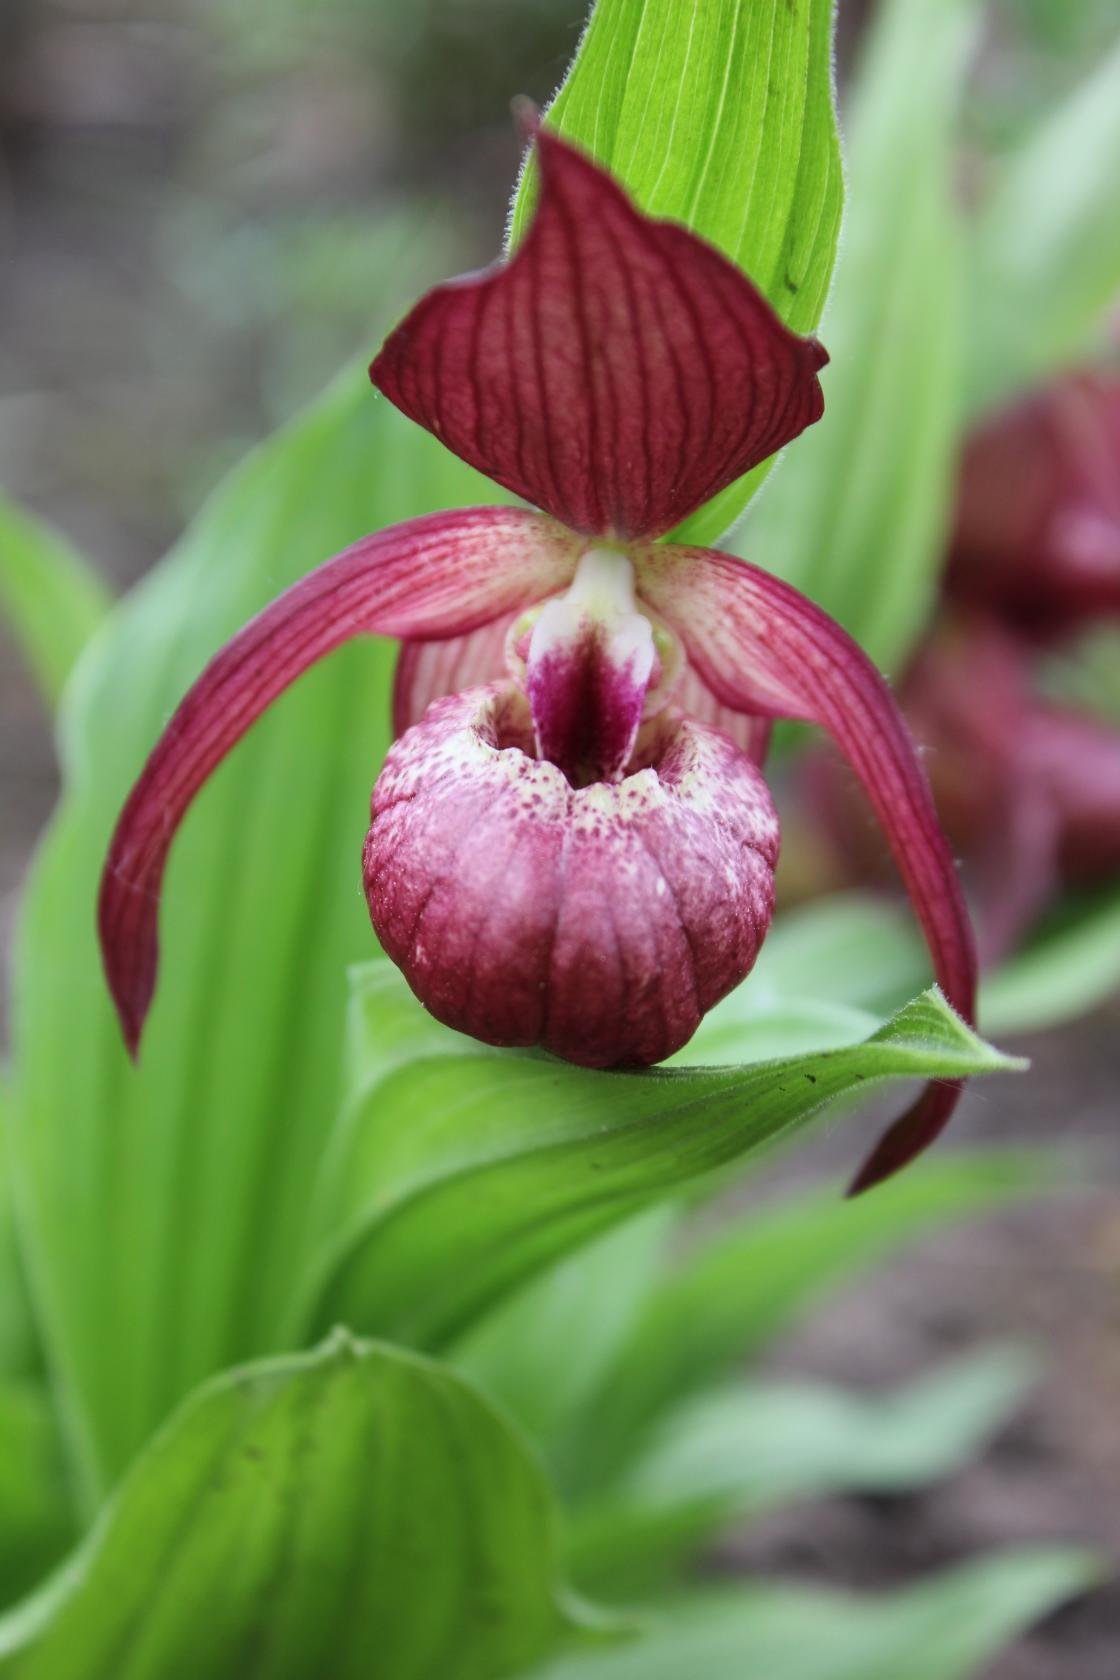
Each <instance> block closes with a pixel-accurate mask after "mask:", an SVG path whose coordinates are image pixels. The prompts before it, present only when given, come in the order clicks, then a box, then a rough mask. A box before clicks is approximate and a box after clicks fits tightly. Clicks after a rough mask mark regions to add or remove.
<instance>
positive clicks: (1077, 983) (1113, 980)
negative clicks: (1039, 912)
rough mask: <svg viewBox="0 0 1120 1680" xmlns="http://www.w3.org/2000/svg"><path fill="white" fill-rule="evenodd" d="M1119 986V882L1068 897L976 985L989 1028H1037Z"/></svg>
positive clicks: (1091, 1005)
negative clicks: (1022, 947)
mask: <svg viewBox="0 0 1120 1680" xmlns="http://www.w3.org/2000/svg"><path fill="white" fill-rule="evenodd" d="M1118 990H1120V886H1113V887H1104V888H1101V889H1100V890H1099V891H1097V892H1089V893H1083V894H1080V895H1078V896H1075V897H1072V898H1071V899H1070V900H1069V901H1068V902H1067V903H1066V904H1064V905H1061V906H1059V908H1058V910H1057V911H1056V912H1055V914H1054V915H1053V917H1052V918H1051V919H1050V921H1049V922H1048V923H1047V924H1046V925H1045V926H1043V927H1042V928H1040V929H1039V931H1038V933H1037V934H1036V935H1035V937H1034V938H1033V939H1031V941H1030V942H1029V943H1028V944H1027V945H1026V946H1025V947H1024V949H1023V950H1021V951H1019V952H1017V953H1016V955H1015V956H1013V957H1010V958H1009V959H1008V960H1007V962H1005V963H1004V964H1003V965H1002V966H1001V967H1000V968H998V969H996V971H995V972H994V973H993V974H990V975H989V976H988V977H987V979H986V980H985V982H984V984H983V987H982V988H981V1004H982V1007H983V1018H984V1020H985V1022H988V1023H990V1024H991V1029H992V1031H993V1032H1008V1033H1020V1032H1039V1031H1041V1030H1043V1029H1044V1028H1049V1027H1057V1026H1061V1025H1062V1024H1063V1023H1064V1022H1066V1021H1075V1020H1076V1019H1077V1017H1078V1016H1079V1015H1086V1014H1088V1012H1089V1011H1090V1010H1091V1009H1095V1008H1096V1007H1097V1006H1098V1005H1099V1004H1101V1003H1103V1002H1104V1001H1105V1000H1106V999H1107V998H1110V997H1112V996H1114V995H1115V993H1116V992H1117V991H1118Z"/></svg>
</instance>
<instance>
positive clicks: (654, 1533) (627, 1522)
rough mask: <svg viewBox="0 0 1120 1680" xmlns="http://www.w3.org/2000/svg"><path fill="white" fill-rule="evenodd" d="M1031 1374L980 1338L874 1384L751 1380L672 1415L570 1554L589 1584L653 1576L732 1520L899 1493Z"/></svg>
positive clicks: (947, 1459) (988, 1427) (985, 1426)
mask: <svg viewBox="0 0 1120 1680" xmlns="http://www.w3.org/2000/svg"><path fill="white" fill-rule="evenodd" d="M1034 1374H1035V1371H1034V1364H1033V1361H1032V1360H1031V1359H1030V1358H1028V1357H1027V1356H1026V1355H1025V1354H1024V1353H1023V1352H1022V1350H1020V1349H1017V1348H1012V1347H1003V1348H998V1347H993V1348H986V1349H985V1350H984V1351H983V1352H981V1353H979V1354H972V1355H969V1356H966V1357H965V1358H963V1359H960V1360H957V1361H955V1362H954V1363H953V1364H951V1365H948V1366H946V1367H944V1368H943V1369H942V1370H940V1371H937V1372H935V1373H933V1374H932V1375H930V1376H926V1377H923V1378H922V1379H920V1380H919V1381H917V1382H914V1383H911V1384H908V1385H907V1386H905V1387H903V1388H901V1389H897V1390H895V1391H894V1392H892V1393H887V1394H883V1395H872V1396H857V1395H851V1394H846V1393H844V1392H842V1391H841V1390H839V1389H834V1388H827V1387H825V1386H823V1385H821V1384H816V1383H808V1382H794V1381H787V1382H770V1383H756V1384H749V1385H743V1386H742V1387H737V1388H733V1389H728V1390H727V1391H725V1392H724V1393H720V1394H712V1395H707V1396H705V1397H703V1398H702V1399H699V1400H694V1401H691V1402H690V1403H688V1404H687V1405H685V1406H684V1407H682V1408H681V1409H680V1410H679V1411H678V1412H675V1413H672V1414H670V1415H669V1416H668V1417H666V1418H665V1419H664V1420H663V1422H662V1423H661V1425H660V1427H659V1428H658V1430H657V1432H656V1434H655V1435H654V1437H653V1438H652V1439H651V1440H650V1441H649V1443H648V1444H647V1446H646V1449H645V1451H644V1452H643V1453H642V1454H641V1455H640V1457H639V1458H638V1459H637V1461H636V1462H635V1463H634V1464H633V1465H632V1467H631V1468H630V1469H629V1470H628V1471H627V1473H626V1475H625V1476H624V1477H623V1478H622V1480H621V1481H620V1482H619V1484H618V1485H617V1486H616V1487H614V1488H613V1489H611V1490H609V1491H608V1492H607V1493H606V1494H605V1495H603V1496H601V1497H599V1498H597V1499H592V1500H589V1501H587V1502H585V1503H584V1505H583V1506H582V1507H580V1508H578V1509H577V1511H576V1513H575V1515H574V1516H573V1519H572V1522H571V1524H570V1532H569V1546H568V1555H569V1559H570V1564H571V1568H572V1572H573V1574H574V1575H575V1577H576V1579H577V1580H578V1581H579V1582H580V1584H581V1585H582V1586H584V1587H585V1588H586V1589H588V1590H589V1591H592V1592H594V1593H596V1594H603V1595H626V1596H628V1597H629V1596H632V1595H634V1594H636V1593H640V1592H642V1591H643V1590H649V1589H651V1588H653V1587H654V1586H656V1585H657V1584H658V1582H659V1581H660V1580H661V1579H662V1578H663V1577H664V1576H665V1575H666V1574H667V1573H668V1572H669V1571H670V1570H671V1569H673V1568H674V1567H677V1566H679V1565H680V1563H681V1562H682V1561H683V1559H684V1558H685V1557H686V1556H687V1555H688V1554H689V1553H690V1552H693V1551H695V1550H696V1549H697V1548H698V1547H699V1546H700V1545H701V1544H702V1543H703V1542H704V1541H705V1540H708V1539H710V1538H711V1537H712V1536H713V1535H714V1534H716V1533H718V1532H719V1531H720V1530H722V1529H724V1528H726V1527H727V1526H728V1525H729V1524H730V1523H731V1522H733V1521H735V1520H741V1519H743V1518H747V1517H752V1516H756V1515H758V1514H760V1513H761V1512H763V1511H767V1510H771V1509H773V1508H775V1507H777V1506H781V1505H788V1504H790V1503H792V1502H794V1501H798V1500H804V1499H808V1498H813V1497H820V1496H822V1495H825V1494H831V1493H844V1492H855V1493H878V1494H886V1493H900V1492H903V1491H909V1490H910V1489H912V1488H916V1487H922V1486H925V1485H927V1484H928V1483H930V1482H934V1481H938V1480H940V1479H941V1478H942V1477H944V1476H947V1475H949V1474H951V1473H952V1472H953V1471H954V1470H958V1469H960V1468H961V1467H962V1466H963V1465H964V1464H966V1463H967V1462H968V1461H969V1460H970V1459H971V1458H973V1457H974V1456H975V1454H976V1453H977V1452H978V1451H979V1450H980V1448H981V1447H982V1446H983V1445H984V1444H985V1443H986V1442H987V1440H988V1439H989V1438H990V1437H991V1435H992V1434H993V1433H994V1431H995V1430H996V1429H998V1427H999V1426H1000V1425H1001V1424H1003V1423H1005V1422H1006V1421H1007V1419H1008V1417H1009V1416H1010V1415H1011V1413H1012V1412H1013V1411H1015V1410H1016V1409H1017V1408H1018V1406H1019V1404H1020V1403H1021V1401H1022V1399H1023V1397H1024V1395H1025V1393H1026V1391H1027V1388H1028V1387H1029V1385H1030V1382H1031V1380H1032V1378H1033V1376H1034Z"/></svg>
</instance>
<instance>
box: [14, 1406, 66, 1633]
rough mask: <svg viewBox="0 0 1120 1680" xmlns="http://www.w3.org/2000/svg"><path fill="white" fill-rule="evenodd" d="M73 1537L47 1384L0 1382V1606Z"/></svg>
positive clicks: (37, 1575) (24, 1588)
mask: <svg viewBox="0 0 1120 1680" xmlns="http://www.w3.org/2000/svg"><path fill="white" fill-rule="evenodd" d="M74 1536H75V1521H74V1513H73V1509H72V1506H71V1501H70V1495H69V1490H68V1488H67V1486H66V1479H65V1472H64V1467H63V1463H62V1457H61V1453H60V1450H59V1440H58V1431H57V1428H56V1425H55V1420H54V1416H53V1413H52V1411H51V1405H50V1401H49V1398H48V1396H47V1392H46V1388H45V1387H44V1386H43V1385H42V1384H41V1383H38V1382H33V1381H29V1380H28V1381H23V1382H13V1381H7V1382H0V1605H6V1604H9V1603H10V1602H11V1601H12V1599H14V1598H16V1597H18V1596H19V1594H20V1593H24V1592H28V1591H29V1590H30V1589H31V1587H33V1586H34V1585H35V1583H36V1582H37V1581H38V1580H39V1579H40V1578H41V1577H42V1576H43V1575H44V1574H45V1573H46V1571H47V1569H49V1568H50V1567H51V1566H52V1565H53V1564H55V1563H56V1562H57V1561H58V1559H59V1557H60V1556H61V1555H62V1553H63V1552H64V1551H65V1550H66V1548H67V1547H68V1546H69V1545H70V1544H71V1543H72V1541H73V1539H74Z"/></svg>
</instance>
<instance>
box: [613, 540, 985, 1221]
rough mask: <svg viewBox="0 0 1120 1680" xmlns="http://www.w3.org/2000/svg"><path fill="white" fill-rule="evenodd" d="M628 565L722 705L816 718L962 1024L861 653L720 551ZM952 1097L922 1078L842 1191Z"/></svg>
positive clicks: (873, 677)
mask: <svg viewBox="0 0 1120 1680" xmlns="http://www.w3.org/2000/svg"><path fill="white" fill-rule="evenodd" d="M637 564H638V587H639V592H640V594H641V595H642V597H643V598H644V599H645V600H646V601H648V602H649V604H650V606H651V607H653V608H654V610H655V611H656V612H658V613H660V614H661V616H662V617H663V618H664V619H666V620H667V622H668V623H670V624H671V625H672V626H673V627H674V628H675V629H676V631H677V632H678V634H679V635H680V636H681V637H682V639H683V641H684V643H685V647H686V650H687V653H688V657H689V660H690V662H691V663H692V664H693V665H694V666H695V667H696V670H697V671H698V672H699V674H700V676H701V678H702V679H703V681H704V682H705V683H706V684H707V686H708V687H709V688H710V689H711V690H712V691H713V693H715V694H716V695H717V696H718V697H719V698H720V699H721V700H722V701H723V702H724V703H725V704H727V705H730V706H738V707H742V708H743V709H745V710H752V711H756V712H759V713H762V714H764V715H769V716H770V717H787V718H797V719H801V720H804V721H807V722H811V723H817V724H820V725H821V726H822V727H823V728H824V729H825V730H827V731H828V733H829V735H831V737H832V739H833V740H834V741H835V742H836V744H837V746H838V747H839V748H840V750H841V752H842V753H843V754H844V756H845V758H846V759H847V760H848V762H849V764H850V765H851V766H852V768H853V770H854V771H855V773H856V775H857V776H858V778H859V780H860V782H861V784H862V785H863V788H864V791H865V792H866V794H867V796H868V798H869V799H870V801H871V803H872V805H873V807H874V809H875V812H876V815H877V816H878V818H879V821H880V823H881V824H882V827H883V830H884V832H885V834H886V836H887V839H888V840H889V841H890V845H891V849H892V851H893V852H894V856H895V860H896V862H897V864H898V867H899V870H900V872H901V874H902V877H903V879H904V881H905V882H906V886H907V889H908V891H909V893H910V897H911V900H912V902H913V905H914V909H915V911H916V913H917V916H918V919H919V921H920V922H921V925H922V929H923V932H924V933H925V936H926V942H927V944H928V945H929V949H930V953H931V955H932V957H933V965H934V972H935V973H936V976H937V979H938V982H939V984H940V986H941V989H942V991H943V992H944V993H945V996H946V997H947V998H948V1000H949V1002H950V1003H951V1004H952V1005H953V1007H954V1008H955V1009H956V1010H957V1011H958V1012H959V1013H960V1014H961V1015H962V1016H963V1017H964V1019H965V1020H966V1021H969V1022H971V1021H972V1020H973V1018H974V1012H975V1003H976V956H975V949H974V944H973V937H972V929H971V926H970V924H969V919H968V912H967V909H966V908H965V903H964V897H963V895H962V893H961V889H960V883H959V881H958V879H957V872H956V868H955V866H954V863H953V858H952V854H951V852H950V850H949V846H948V842H947V841H946V839H945V836H944V834H943V833H942V830H941V825H940V823H939V822H938V818H937V812H936V810H935V809H934V805H933V799H932V796H931V794H930V790H929V783H928V782H927V780H926V776H925V773H924V771H923V770H922V767H921V765H920V764H919V762H918V758H917V754H916V751H915V748H914V745H913V742H912V741H911V739H910V736H909V734H908V732H907V729H906V725H905V723H904V722H903V720H902V717H901V715H900V713H899V711H898V708H897V706H896V705H895V702H894V700H893V698H892V696H891V693H890V690H889V689H888V688H887V685H886V683H885V682H884V681H883V679H882V677H881V676H880V675H879V673H878V672H877V671H876V670H875V668H874V666H873V665H872V664H871V662H870V661H869V660H868V659H867V657H866V655H865V654H864V653H863V652H862V651H861V649H860V648H859V647H857V645H856V644H855V642H853V641H852V639H851V637H850V636H848V635H847V633H846V632H845V631H843V630H842V629H841V628H840V626H839V625H838V624H835V623H834V622H833V621H832V619H830V618H829V617H828V616H827V614H825V613H823V612H822V611H821V610H820V608H819V607H816V606H814V605H813V603H812V602H811V601H809V600H807V599H806V598H805V597H804V596H803V595H801V594H799V593H798V591H797V590H795V589H791V588H790V587H789V585H788V584H785V583H782V582H781V581H780V580H779V579H778V578H774V577H771V576H770V575H769V574H768V573H766V572H763V571H761V570H759V568H758V567H756V566H751V565H748V564H747V563H745V562H744V561H741V560H735V559H732V558H731V556H729V555H726V554H719V553H716V552H715V551H713V550H710V549H692V548H674V547H665V548H650V549H647V550H645V551H644V553H643V554H642V556H641V557H640V558H639V559H638V560H637ZM959 1092H960V1086H959V1084H958V1083H952V1084H945V1085H930V1086H928V1087H927V1088H926V1090H925V1091H924V1092H923V1094H922V1095H921V1096H920V1097H919V1098H918V1100H917V1102H916V1103H915V1104H914V1106H913V1107H912V1108H911V1109H910V1110H909V1111H908V1112H907V1113H906V1114H904V1115H903V1116H902V1118H901V1119H900V1120H898V1121H896V1122H895V1124H894V1125H893V1126H892V1127H891V1128H890V1130H889V1131H888V1132H887V1133H886V1135H885V1136H884V1138H883V1139H882V1140H881V1142H880V1144H879V1146H878V1148H877V1149H876V1150H875V1151H874V1152H873V1153H872V1155H871V1157H870V1159H869V1160H868V1161H867V1162H866V1163H865V1165H864V1166H863V1168H862V1169H861V1171H860V1172H859V1174H858V1175H857V1177H856V1179H855V1181H854V1183H853V1185H852V1190H853V1192H855V1191H858V1190H865V1189H867V1188H869V1187H870V1186H871V1185H872V1184H876V1183H878V1182H879V1181H880V1180H881V1179H884V1178H888V1177H889V1176H890V1175H891V1174H892V1173H894V1172H896V1171H897V1170H898V1169H899V1167H902V1166H904V1165H905V1164H906V1163H907V1162H908V1161H910V1160H912V1159H913V1158H914V1157H915V1156H916V1155H919V1154H920V1153H921V1152H922V1150H923V1149H925V1148H926V1147H927V1146H928V1145H929V1144H930V1143H932V1142H933V1140H934V1138H935V1137H936V1136H937V1135H938V1133H939V1132H940V1131H941V1130H942V1128H943V1127H944V1125H945V1124H946V1122H947V1121H948V1119H949V1117H950V1115H951V1114H952V1112H953V1109H954V1107H955V1106H956V1102H957V1098H958V1096H959Z"/></svg>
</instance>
